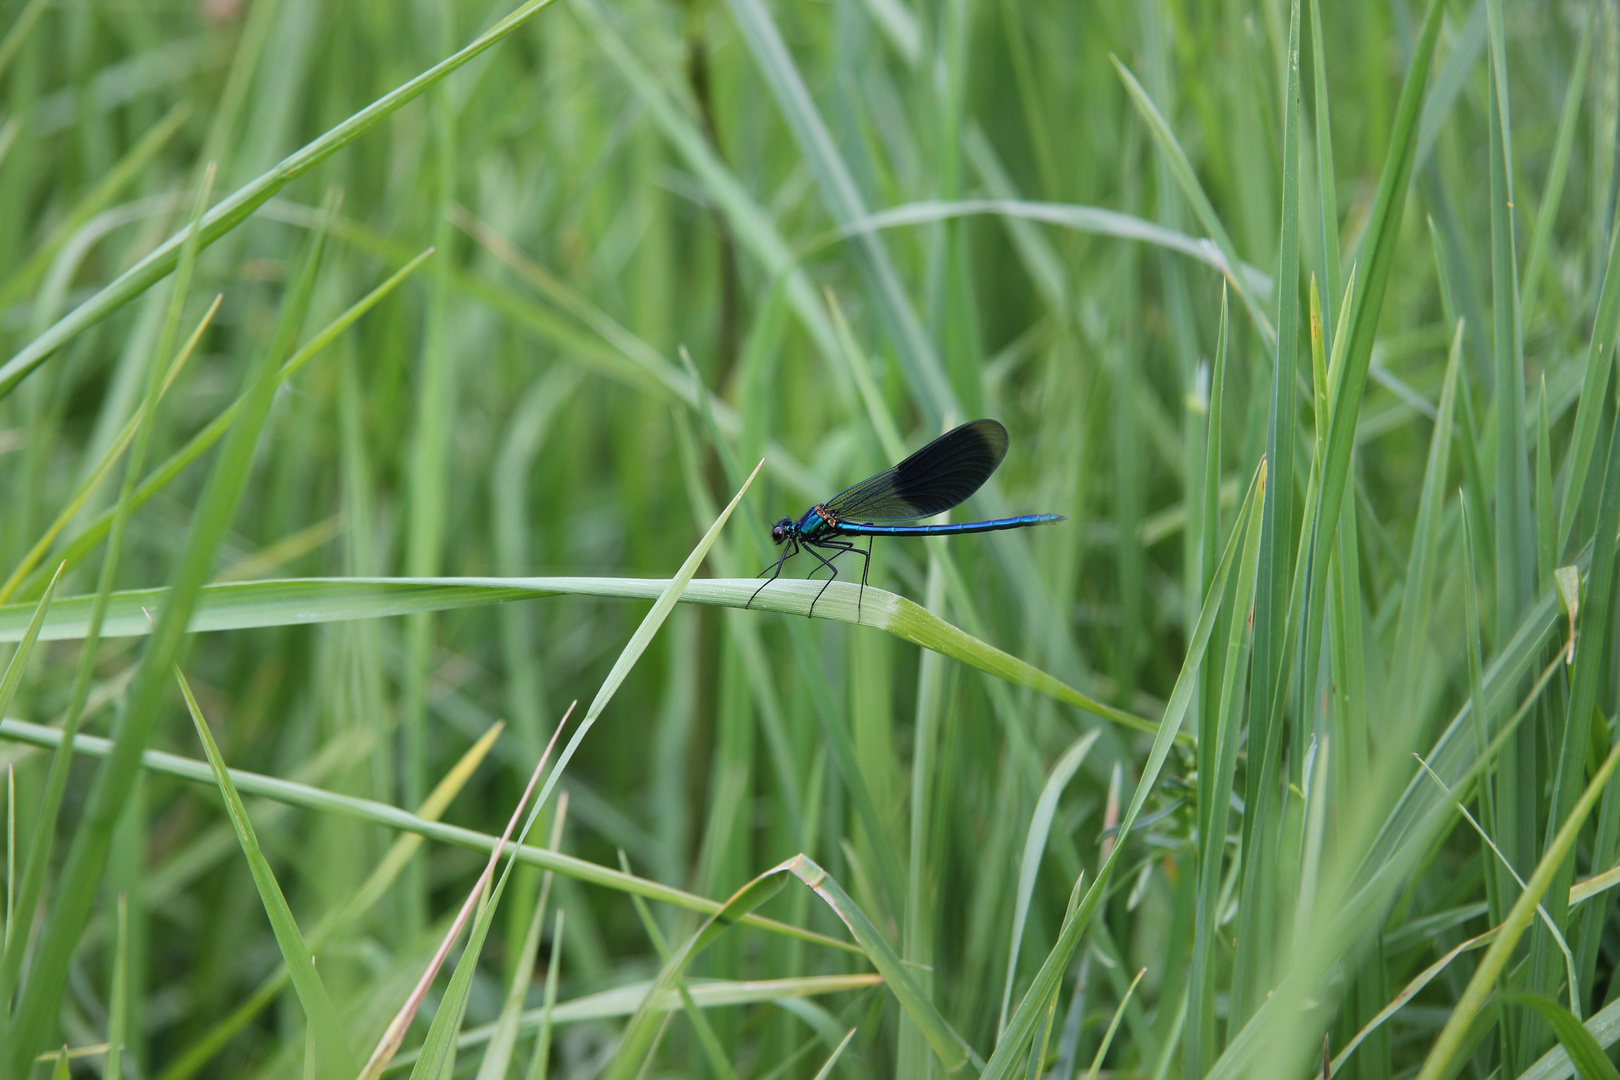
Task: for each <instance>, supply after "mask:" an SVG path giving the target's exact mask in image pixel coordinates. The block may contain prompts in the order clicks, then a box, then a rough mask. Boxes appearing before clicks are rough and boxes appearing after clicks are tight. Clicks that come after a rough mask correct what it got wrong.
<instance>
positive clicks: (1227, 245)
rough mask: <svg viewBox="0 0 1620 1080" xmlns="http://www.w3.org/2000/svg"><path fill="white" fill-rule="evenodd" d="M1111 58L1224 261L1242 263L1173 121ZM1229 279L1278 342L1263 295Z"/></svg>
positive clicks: (1238, 278)
mask: <svg viewBox="0 0 1620 1080" xmlns="http://www.w3.org/2000/svg"><path fill="white" fill-rule="evenodd" d="M1109 59H1110V60H1112V61H1113V62H1114V68H1115V69H1116V70H1117V71H1118V72H1119V77H1120V80H1121V81H1122V82H1123V83H1124V84H1125V90H1126V92H1127V93H1129V94H1130V97H1131V102H1132V103H1133V104H1134V105H1135V106H1136V111H1137V112H1138V113H1140V114H1141V116H1142V119H1143V120H1144V121H1146V122H1147V126H1148V131H1149V132H1151V133H1152V135H1153V140H1154V142H1156V143H1157V144H1158V146H1159V152H1160V153H1162V154H1163V155H1164V157H1165V160H1166V162H1168V164H1169V166H1170V175H1171V176H1172V177H1174V178H1175V181H1176V185H1177V186H1178V187H1180V188H1181V193H1182V195H1183V196H1185V197H1186V199H1187V201H1188V202H1189V203H1191V204H1192V209H1193V213H1194V214H1196V215H1197V216H1198V220H1199V222H1200V223H1201V224H1202V225H1203V226H1204V228H1205V230H1207V231H1208V232H1209V236H1210V239H1211V241H1213V242H1214V244H1215V247H1216V249H1217V250H1219V251H1220V253H1221V259H1222V261H1223V262H1225V263H1226V266H1227V267H1228V268H1236V267H1240V266H1242V265H1243V260H1242V259H1240V258H1238V253H1237V246H1236V245H1235V244H1233V243H1232V237H1231V234H1230V233H1228V232H1227V231H1226V226H1225V225H1224V224H1223V223H1222V222H1221V218H1220V215H1219V214H1217V213H1216V212H1215V204H1214V203H1211V202H1210V201H1209V196H1208V195H1207V194H1205V193H1204V185H1203V184H1201V183H1199V181H1198V174H1197V173H1196V172H1194V171H1193V167H1192V162H1190V161H1188V160H1187V152H1186V151H1185V150H1183V149H1182V148H1181V143H1180V142H1179V141H1178V140H1177V139H1176V134H1175V132H1174V131H1172V130H1170V124H1169V122H1168V121H1166V120H1165V118H1164V116H1163V115H1162V114H1161V113H1160V112H1159V107H1158V106H1157V105H1155V104H1154V103H1153V98H1152V97H1150V96H1149V95H1148V92H1147V90H1145V89H1144V88H1143V86H1142V84H1141V83H1139V82H1137V81H1136V76H1135V75H1132V74H1131V70H1130V69H1129V68H1127V67H1126V66H1125V65H1124V63H1123V62H1121V60H1120V59H1119V57H1117V56H1113V55H1112V54H1110V56H1109ZM1226 280H1227V282H1228V283H1229V284H1230V285H1231V286H1232V288H1233V289H1235V290H1236V291H1237V294H1238V297H1239V298H1240V299H1242V301H1243V306H1244V307H1246V308H1248V309H1249V318H1250V319H1252V320H1253V321H1254V325H1255V327H1256V329H1258V330H1259V331H1260V335H1261V336H1262V337H1263V338H1265V340H1266V344H1267V345H1275V344H1276V341H1277V330H1276V328H1275V327H1274V326H1272V325H1271V320H1270V319H1269V318H1267V317H1266V313H1265V311H1264V310H1262V308H1261V307H1260V298H1259V297H1258V296H1256V295H1255V294H1254V292H1253V291H1252V290H1251V289H1250V288H1249V283H1248V282H1247V281H1245V280H1244V276H1243V275H1242V274H1238V273H1233V272H1231V270H1230V269H1229V270H1227V271H1226Z"/></svg>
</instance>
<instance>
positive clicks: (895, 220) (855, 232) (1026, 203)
mask: <svg viewBox="0 0 1620 1080" xmlns="http://www.w3.org/2000/svg"><path fill="white" fill-rule="evenodd" d="M986 215H988V216H991V217H1005V218H1015V219H1018V220H1020V221H1038V222H1040V223H1042V224H1044V225H1057V226H1059V227H1061V228H1065V229H1073V230H1074V231H1075V232H1083V233H1090V234H1092V235H1094V236H1109V237H1113V238H1114V239H1116V240H1134V241H1137V242H1138V243H1143V244H1152V245H1153V246H1155V247H1161V248H1164V249H1165V250H1167V251H1175V252H1178V253H1180V254H1182V255H1186V256H1189V257H1191V258H1194V259H1197V260H1198V261H1199V262H1201V263H1203V264H1204V265H1206V266H1209V267H1212V268H1213V269H1215V270H1219V271H1220V272H1221V273H1222V274H1223V275H1225V276H1233V275H1236V274H1241V275H1242V276H1243V278H1244V280H1245V282H1246V284H1247V286H1248V288H1249V290H1250V291H1251V292H1253V294H1254V295H1255V298H1256V299H1258V300H1266V299H1269V298H1270V296H1271V288H1272V281H1271V278H1270V277H1269V276H1268V275H1267V274H1266V272H1265V271H1264V270H1261V269H1260V268H1258V267H1255V266H1250V265H1249V264H1248V263H1240V264H1239V265H1238V266H1236V267H1233V266H1231V265H1230V264H1228V263H1227V261H1226V255H1225V254H1224V253H1223V252H1222V251H1221V249H1220V248H1219V247H1217V246H1216V245H1215V244H1214V243H1213V242H1212V241H1210V240H1207V239H1200V238H1198V237H1193V236H1188V235H1187V234H1186V233H1184V232H1178V231H1176V230H1175V229H1170V228H1166V227H1165V226H1163V225H1160V224H1158V223H1156V222H1152V221H1147V220H1145V219H1143V218H1139V217H1136V216H1135V215H1133V214H1124V213H1121V212H1119V211H1118V210H1110V209H1108V208H1107V207H1102V206H1077V205H1075V204H1073V203H1053V202H1037V201H1033V200H1028V199H957V200H954V201H946V200H930V201H923V202H910V203H903V204H901V205H899V206H891V207H889V208H888V209H886V210H879V211H877V212H876V213H873V214H871V215H869V216H867V217H864V218H861V219H859V220H856V221H851V222H849V223H848V224H846V225H843V226H840V227H839V228H837V229H835V230H833V231H832V232H829V233H827V234H826V235H825V236H820V237H817V238H816V239H814V240H811V241H810V242H809V243H807V244H805V245H804V246H803V247H802V248H800V249H799V252H798V257H799V258H800V259H805V258H808V257H809V256H810V255H812V254H814V253H815V252H818V251H820V250H821V249H823V248H825V247H828V246H829V245H831V244H833V243H835V242H837V241H839V240H844V239H848V238H851V237H856V236H863V235H865V234H867V233H874V232H878V231H880V230H883V229H898V228H904V227H908V226H916V225H928V224H932V223H934V222H939V221H952V220H954V219H957V218H964V217H979V216H986Z"/></svg>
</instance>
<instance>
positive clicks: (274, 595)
mask: <svg viewBox="0 0 1620 1080" xmlns="http://www.w3.org/2000/svg"><path fill="white" fill-rule="evenodd" d="M668 585H669V582H668V581H664V580H659V579H648V578H588V577H567V578H562V577H559V578H282V579H278V580H275V581H252V582H233V583H230V584H223V585H209V586H207V587H205V588H204V589H203V590H202V592H201V594H200V596H199V602H198V606H197V608H196V616H195V618H194V619H193V621H192V623H191V627H190V629H191V631H192V632H193V633H201V632H205V631H213V630H241V629H247V628H250V627H264V626H293V625H305V624H310V623H323V622H341V621H343V620H346V619H374V618H384V617H388V616H395V615H405V614H409V613H411V612H414V611H441V610H446V609H450V608H459V607H479V606H483V605H486V604H494V603H500V602H504V601H509V600H525V599H534V598H536V597H541V596H558V595H580V596H603V597H616V598H619V599H649V600H650V599H657V598H658V597H659V596H661V595H663V593H664V591H665V589H666V588H667V587H668ZM758 589H759V582H758V581H757V580H755V579H753V578H741V579H727V578H700V579H697V580H693V581H691V582H690V583H689V584H688V585H687V587H686V590H685V591H684V592H683V593H681V594H680V596H679V600H680V601H681V602H683V603H689V604H712V605H717V606H721V607H734V608H740V607H744V606H745V605H747V604H748V602H749V599H750V598H751V597H752V596H753V595H754V593H755V592H756V591H757V590H758ZM820 589H821V582H819V581H802V580H794V581H787V580H779V581H776V582H773V583H772V584H771V586H770V588H768V589H766V590H765V591H763V592H761V593H760V594H759V598H758V599H757V600H754V601H753V607H754V609H755V610H764V611H777V612H783V613H787V614H793V615H805V614H807V613H808V612H809V610H810V604H811V602H812V601H814V600H815V598H816V595H817V592H818V591H819V590H820ZM164 595H165V590H163V589H136V590H131V591H128V592H119V593H114V594H113V597H112V602H111V603H110V604H109V606H108V617H107V622H106V628H105V629H104V630H103V633H104V634H105V635H106V636H108V637H118V636H129V635H138V634H146V633H150V632H151V629H152V628H151V624H150V623H149V622H148V621H147V619H146V617H145V615H143V614H142V610H143V609H149V608H151V607H152V605H154V604H156V603H159V602H161V600H162V599H163V597H164ZM87 606H88V598H86V597H67V598H64V599H62V600H58V601H57V602H56V603H55V604H53V605H52V609H51V614H50V615H49V616H48V617H47V618H46V620H45V625H44V628H43V629H42V630H41V631H40V638H41V640H44V641H58V640H63V639H70V638H75V637H78V636H80V635H82V634H83V632H84V625H85V617H86V613H87ZM29 610H31V609H28V608H24V607H23V606H22V605H18V604H11V605H7V606H5V607H0V642H4V641H15V640H17V639H18V638H19V637H20V636H21V634H22V629H23V625H24V623H25V620H26V618H27V612H28V611H29ZM815 617H816V618H818V619H831V620H833V621H836V622H846V623H854V624H858V625H861V626H869V627H873V628H875V629H878V630H886V631H888V632H889V633H891V634H893V635H895V636H896V637H898V638H901V639H903V640H905V641H909V642H911V643H912V644H914V645H920V646H922V647H923V648H925V649H931V650H933V651H934V652H937V653H941V654H943V655H945V656H949V657H951V658H952V659H955V660H960V661H961V662H962V663H965V664H968V665H970V666H972V667H975V668H978V669H979V670H980V671H984V672H988V673H989V674H991V675H995V676H997V677H998V678H1002V679H1005V680H1007V681H1008V682H1011V683H1015V684H1017V685H1019V686H1026V687H1029V688H1030V689H1031V690H1035V691H1037V692H1038V693H1041V694H1044V695H1046V696H1047V697H1050V698H1053V699H1055V700H1057V701H1061V702H1063V703H1065V704H1068V705H1073V706H1075V707H1076V708H1079V709H1084V710H1085V711H1086V712H1089V713H1093V714H1095V715H1097V716H1101V717H1104V718H1106V719H1109V720H1113V721H1114V722H1115V723H1118V724H1123V725H1125V726H1126V727H1130V728H1134V729H1136V730H1138V731H1144V732H1149V733H1152V732H1155V731H1157V730H1158V725H1157V724H1155V723H1153V721H1151V720H1148V719H1147V718H1145V717H1142V716H1138V715H1136V714H1135V713H1131V712H1127V711H1126V710H1124V709H1120V708H1116V707H1115V706H1112V705H1109V704H1106V703H1105V702H1101V701H1097V700H1096V699H1094V698H1091V697H1089V696H1087V695H1085V694H1082V693H1080V691H1078V690H1076V689H1074V688H1073V687H1071V686H1069V685H1068V684H1066V683H1064V682H1061V681H1060V680H1058V679H1056V678H1054V677H1053V676H1051V675H1048V674H1047V673H1046V672H1044V671H1041V670H1040V669H1039V668H1036V667H1034V666H1033V665H1031V664H1028V663H1026V662H1025V661H1023V660H1020V659H1018V658H1017V657H1015V656H1011V655H1009V654H1008V653H1005V652H1002V651H1001V650H1000V649H997V648H996V647H994V646H993V645H990V644H987V643H986V642H983V641H980V640H979V639H978V638H975V637H973V636H972V635H970V634H968V633H966V632H965V631H963V630H961V629H959V628H957V627H956V626H953V625H952V624H950V623H948V622H946V621H945V620H943V619H941V618H940V617H939V616H937V615H935V614H934V613H933V612H931V611H929V610H928V609H927V608H924V607H922V606H921V605H920V604H916V603H913V602H912V601H910V600H907V599H906V598H905V597H903V596H899V595H896V594H895V593H891V592H888V591H886V590H884V589H879V588H877V587H876V586H872V585H868V586H867V587H866V595H865V599H864V600H862V599H861V590H860V586H858V585H855V584H850V583H848V582H840V581H835V582H833V583H832V585H831V586H830V587H828V588H827V591H826V593H825V594H824V595H822V597H821V599H820V600H819V601H816V611H815ZM1178 738H1180V739H1182V740H1183V741H1184V742H1188V743H1191V742H1194V741H1195V739H1194V738H1193V736H1192V735H1190V734H1183V735H1179V736H1178Z"/></svg>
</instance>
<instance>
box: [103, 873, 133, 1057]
mask: <svg viewBox="0 0 1620 1080" xmlns="http://www.w3.org/2000/svg"><path fill="white" fill-rule="evenodd" d="M113 949H114V953H113V975H112V987H111V989H110V990H108V992H107V1058H106V1061H105V1063H104V1064H103V1066H102V1074H101V1075H102V1078H103V1080H123V1077H124V1036H125V1034H126V1033H127V1031H128V1030H129V897H127V896H125V895H124V894H123V893H119V894H118V936H117V937H116V938H114V939H113Z"/></svg>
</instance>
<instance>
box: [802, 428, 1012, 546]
mask: <svg viewBox="0 0 1620 1080" xmlns="http://www.w3.org/2000/svg"><path fill="white" fill-rule="evenodd" d="M1006 456H1007V429H1006V428H1004V427H1002V426H1001V425H1000V424H999V423H997V422H996V421H994V420H974V421H972V422H971V423H967V424H963V425H962V426H961V427H959V428H957V429H955V430H954V431H947V432H946V433H945V434H943V435H941V436H940V437H939V438H937V439H935V440H934V441H933V442H931V443H929V444H928V445H927V446H925V447H923V448H922V449H921V450H918V451H917V452H916V453H915V454H912V455H911V456H910V457H908V458H906V460H904V461H902V462H901V463H900V464H898V465H896V466H895V467H894V468H892V469H884V470H883V471H882V472H880V473H878V474H877V475H876V476H873V477H871V478H869V479H866V480H862V481H861V482H860V483H858V484H856V485H855V486H854V487H851V488H847V489H845V490H844V491H841V492H839V493H838V494H837V495H834V496H833V497H832V498H831V499H829V500H827V503H826V506H827V509H828V510H829V511H830V512H831V513H832V514H833V516H834V517H836V518H837V519H838V520H839V521H873V522H877V521H915V520H917V519H918V518H925V517H933V516H934V515H935V514H941V513H944V512H945V511H946V510H949V509H950V508H951V507H953V506H955V505H956V504H958V503H960V502H962V501H963V500H965V499H966V498H967V497H968V496H970V495H972V494H973V493H974V492H975V491H978V490H979V487H980V486H981V485H982V484H983V483H984V482H985V481H986V480H988V479H989V478H990V474H991V473H993V472H995V471H996V466H998V465H1000V464H1001V459H1002V458H1003V457H1006Z"/></svg>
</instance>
